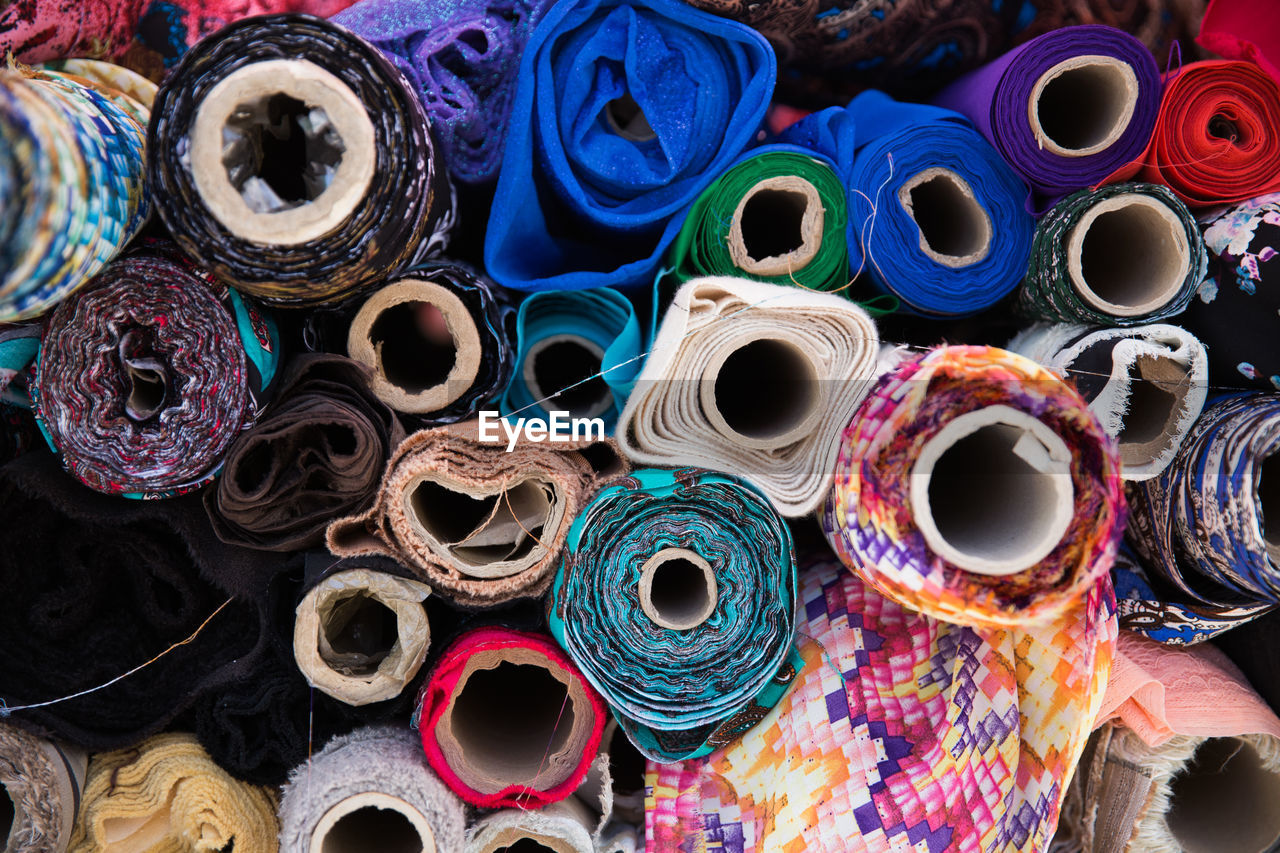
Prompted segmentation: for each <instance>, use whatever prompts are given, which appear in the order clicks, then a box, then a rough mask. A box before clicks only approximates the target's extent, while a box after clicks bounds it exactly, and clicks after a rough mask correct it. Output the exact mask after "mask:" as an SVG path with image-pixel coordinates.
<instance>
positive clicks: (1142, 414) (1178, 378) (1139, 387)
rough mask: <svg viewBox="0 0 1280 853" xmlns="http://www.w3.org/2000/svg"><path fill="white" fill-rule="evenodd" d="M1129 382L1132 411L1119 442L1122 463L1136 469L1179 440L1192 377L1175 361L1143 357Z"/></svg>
mask: <svg viewBox="0 0 1280 853" xmlns="http://www.w3.org/2000/svg"><path fill="white" fill-rule="evenodd" d="M1129 380H1130V381H1129V408H1128V410H1127V411H1126V412H1125V414H1124V419H1123V421H1122V423H1121V428H1120V434H1119V435H1117V436H1116V439H1117V441H1118V443H1119V445H1120V461H1121V463H1122V464H1124V465H1126V466H1130V467H1137V466H1139V465H1146V464H1149V463H1151V462H1153V461H1154V460H1155V459H1156V458H1157V457H1159V456H1160V454H1161V453H1162V452H1164V450H1165V449H1166V448H1167V447H1168V446H1169V443H1170V442H1172V441H1173V440H1174V439H1176V438H1177V435H1178V423H1179V422H1180V421H1181V419H1182V416H1183V413H1184V410H1185V408H1186V405H1187V403H1186V398H1187V393H1188V392H1189V391H1190V390H1191V377H1190V375H1189V374H1188V373H1187V371H1186V369H1185V368H1184V367H1182V366H1181V365H1179V364H1178V363H1177V362H1175V361H1174V360H1173V359H1169V358H1160V357H1158V356H1142V357H1140V358H1138V359H1137V360H1136V361H1135V362H1134V364H1133V366H1132V367H1131V368H1130V370H1129Z"/></svg>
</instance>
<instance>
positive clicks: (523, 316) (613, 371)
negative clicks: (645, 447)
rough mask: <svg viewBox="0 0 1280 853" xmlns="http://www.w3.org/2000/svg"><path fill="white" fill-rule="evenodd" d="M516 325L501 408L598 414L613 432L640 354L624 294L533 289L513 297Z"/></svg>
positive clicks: (640, 337)
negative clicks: (511, 363) (512, 362)
mask: <svg viewBox="0 0 1280 853" xmlns="http://www.w3.org/2000/svg"><path fill="white" fill-rule="evenodd" d="M516 330H517V332H516V337H517V341H518V342H519V343H518V352H517V353H516V369H515V374H514V375H513V376H512V379H511V384H510V385H509V386H508V387H507V391H506V393H505V394H504V395H503V398H502V410H503V412H504V413H505V415H506V416H507V417H524V418H530V417H541V418H544V419H545V418H547V417H549V416H550V413H551V412H553V411H561V412H568V413H569V415H570V416H571V417H575V418H601V419H603V420H604V428H605V431H606V432H608V433H610V434H612V433H613V431H614V428H615V427H616V426H617V423H618V415H619V414H621V412H622V407H623V405H624V404H625V403H626V400H627V395H628V394H629V393H631V391H632V389H633V388H634V387H635V379H636V374H637V373H639V371H640V367H641V365H642V364H643V363H644V358H645V356H644V353H643V349H644V332H643V330H641V328H640V321H639V319H638V318H637V317H636V309H635V306H634V305H633V304H632V302H631V300H630V299H629V298H628V297H626V296H624V295H623V294H622V293H620V292H618V291H616V290H610V289H608V288H592V289H590V290H576V291H548V292H544V293H535V294H533V295H531V296H530V297H529V298H528V299H526V300H524V302H522V303H520V314H519V317H518V319H517V323H516Z"/></svg>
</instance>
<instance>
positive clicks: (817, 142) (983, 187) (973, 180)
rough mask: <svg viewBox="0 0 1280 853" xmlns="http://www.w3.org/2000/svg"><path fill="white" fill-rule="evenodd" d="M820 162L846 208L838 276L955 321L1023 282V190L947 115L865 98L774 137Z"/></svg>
mask: <svg viewBox="0 0 1280 853" xmlns="http://www.w3.org/2000/svg"><path fill="white" fill-rule="evenodd" d="M779 138H780V140H781V141H782V142H788V143H792V144H796V145H801V146H803V147H805V148H810V149H812V150H814V151H816V152H818V153H821V154H825V155H826V156H828V157H830V158H831V160H832V161H834V162H835V163H836V165H837V169H838V171H839V173H840V175H841V178H842V179H843V180H844V182H845V187H846V188H847V190H848V193H849V196H848V200H849V236H848V241H849V268H850V269H851V270H852V272H853V273H854V274H855V275H856V274H862V273H866V274H867V278H868V279H869V280H870V282H871V284H872V286H873V287H874V288H875V289H877V290H879V291H881V292H883V293H888V294H891V295H893V296H894V297H896V298H897V299H898V300H899V301H900V302H901V308H902V310H904V311H907V312H909V313H917V314H924V315H926V316H938V317H949V316H950V317H955V316H964V315H968V314H975V313H977V312H979V311H982V310H985V309H987V308H990V307H991V306H993V305H995V304H996V303H997V302H999V301H1000V300H1001V299H1003V298H1004V297H1005V296H1007V295H1008V294H1009V293H1010V292H1011V291H1012V290H1013V289H1014V288H1015V287H1016V286H1017V285H1018V282H1020V281H1021V280H1022V276H1023V274H1024V273H1025V272H1026V268H1027V258H1028V255H1029V253H1030V250H1031V236H1032V232H1033V229H1034V222H1033V221H1032V219H1031V216H1030V214H1028V213H1027V211H1026V209H1025V207H1024V205H1025V201H1026V197H1027V188H1026V185H1025V184H1024V183H1023V182H1022V180H1021V179H1020V178H1019V177H1018V176H1017V174H1015V173H1014V172H1013V171H1012V170H1011V169H1010V168H1009V167H1008V165H1006V164H1005V162H1004V161H1003V160H1002V159H1001V158H1000V154H999V152H997V151H996V150H995V148H993V147H992V146H991V145H990V143H988V142H987V141H986V140H985V139H983V138H982V135H981V134H980V133H978V131H977V130H975V129H974V127H973V125H971V124H970V123H969V121H968V120H967V119H965V118H964V117H963V116H961V115H960V114H958V113H954V112H951V111H950V110H944V109H940V108H938V107H931V106H926V105H923V104H906V103H899V102H897V101H894V100H892V99H891V98H889V97H888V96H887V95H885V94H884V93H883V92H876V91H872V92H865V93H863V94H861V95H859V96H858V97H856V98H854V99H853V100H852V101H850V102H849V105H848V106H847V107H844V108H840V107H831V108H828V109H826V110H823V111H821V112H818V113H814V114H813V115H811V116H809V117H807V118H805V119H803V120H802V121H800V122H798V123H797V124H795V125H793V126H792V127H790V128H788V129H787V130H786V131H785V132H784V133H783V134H782V135H781V136H780V137H779Z"/></svg>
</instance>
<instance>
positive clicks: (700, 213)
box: [666, 145, 849, 290]
mask: <svg viewBox="0 0 1280 853" xmlns="http://www.w3.org/2000/svg"><path fill="white" fill-rule="evenodd" d="M848 224H849V210H848V204H847V203H846V200H845V190H844V185H843V184H842V183H841V181H840V177H839V175H837V174H836V172H835V164H834V163H832V162H831V161H830V160H828V159H827V158H826V157H823V156H821V155H815V154H813V153H812V152H809V151H806V150H805V149H803V148H799V147H796V146H789V145H768V146H765V147H763V148H760V149H757V150H755V151H750V152H748V153H747V154H746V155H745V156H744V157H742V158H741V159H740V160H739V161H738V163H737V164H735V165H734V166H733V167H732V168H730V169H729V170H728V171H727V172H725V173H724V174H723V175H721V176H720V177H719V178H717V179H716V181H715V183H713V184H712V185H711V186H709V187H707V188H706V189H705V190H703V191H702V195H700V196H698V198H697V200H696V201H694V203H693V206H692V207H691V208H689V213H688V214H687V215H686V217H685V220H684V226H683V227H681V229H680V233H679V234H678V235H676V239H675V242H674V243H672V244H671V251H670V254H669V255H668V257H667V263H666V267H667V268H669V269H670V272H669V273H667V277H669V278H672V279H673V280H674V281H675V282H676V283H677V284H683V283H684V282H686V281H688V280H689V279H691V278H700V277H702V276H709V275H728V276H738V277H741V278H750V279H756V280H758V281H767V282H770V283H772V284H794V285H796V286H797V287H803V288H805V289H806V290H841V289H842V288H844V287H845V286H846V285H848V284H849V247H848V243H847V242H846V239H845V231H846V229H847V227H848Z"/></svg>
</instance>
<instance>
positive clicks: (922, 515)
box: [822, 346, 1125, 628]
mask: <svg viewBox="0 0 1280 853" xmlns="http://www.w3.org/2000/svg"><path fill="white" fill-rule="evenodd" d="M1124 517H1125V503H1124V492H1123V490H1122V482H1121V479H1120V459H1119V454H1118V453H1117V450H1116V446H1115V443H1114V442H1113V440H1112V439H1111V438H1110V437H1109V436H1108V435H1107V434H1106V433H1105V432H1104V431H1103V427H1102V425H1101V424H1100V423H1099V422H1098V420H1097V417H1096V416H1095V415H1094V414H1093V412H1092V411H1090V410H1089V408H1088V406H1087V404H1086V402H1085V401H1084V399H1083V398H1082V397H1081V396H1080V395H1079V394H1078V393H1077V392H1076V391H1075V390H1074V389H1073V388H1071V386H1069V385H1067V384H1066V383H1065V382H1063V381H1062V380H1060V379H1059V378H1058V377H1057V376H1056V375H1054V374H1053V373H1051V372H1050V371H1048V370H1047V369H1045V368H1043V367H1041V366H1039V365H1038V364H1036V363H1035V362H1033V361H1031V360H1030V359H1028V358H1024V357H1023V356H1020V355H1016V354H1014V353H1011V352H1007V351H1005V350H1001V349H996V348H994V347H977V346H949V347H939V348H937V349H934V350H931V351H929V352H928V353H926V354H925V355H923V356H919V357H916V358H911V359H907V360H906V361H904V362H903V363H902V364H900V365H898V366H897V367H896V368H895V369H893V370H891V371H890V372H889V373H887V374H886V375H885V376H884V377H882V378H881V379H880V381H879V382H878V383H877V385H876V387H875V389H874V390H873V391H872V392H871V395H870V396H869V397H868V398H867V400H866V401H865V402H864V403H863V404H862V408H861V409H859V411H858V414H857V415H856V416H855V417H854V419H853V420H852V421H851V422H850V423H849V425H848V426H847V427H846V428H845V430H844V435H843V437H842V443H841V447H840V456H839V459H838V461H837V463H836V466H835V487H834V488H833V489H832V491H831V492H830V494H829V496H828V498H827V503H826V506H825V508H824V511H823V515H822V525H823V530H824V531H825V533H826V536H827V540H828V541H829V542H830V543H831V546H832V548H833V549H834V550H835V552H836V553H837V554H838V555H839V556H840V558H841V559H842V560H843V561H844V562H845V564H846V565H848V566H849V567H850V568H852V569H853V570H854V571H855V572H857V573H858V575H859V576H860V577H862V578H863V579H864V580H866V581H867V583H869V584H870V585H871V586H872V587H873V588H875V589H876V590H877V591H878V592H880V593H881V594H883V595H886V596H888V597H890V598H891V599H893V600H894V601H897V602H899V603H901V604H903V605H905V606H908V607H912V608H914V609H916V610H918V611H920V612H921V613H923V614H925V615H927V616H931V617H933V618H935V619H945V620H948V621H951V622H955V623H957V624H961V625H975V626H984V627H991V626H995V627H1002V628H1021V627H1023V626H1026V625H1029V624H1036V623H1043V622H1047V621H1049V620H1061V619H1065V618H1069V617H1070V616H1071V614H1074V613H1077V612H1078V610H1079V608H1080V602H1081V601H1082V600H1083V599H1084V598H1085V597H1086V596H1088V595H1093V594H1095V591H1096V589H1097V587H1098V585H1099V581H1100V579H1102V578H1105V577H1106V576H1107V572H1108V571H1109V570H1110V569H1111V565H1112V563H1113V561H1114V559H1115V553H1116V547H1117V545H1118V543H1119V539H1120V536H1121V534H1122V533H1123V532H1124ZM1106 588H1107V591H1108V594H1110V584H1109V583H1108V584H1106Z"/></svg>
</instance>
